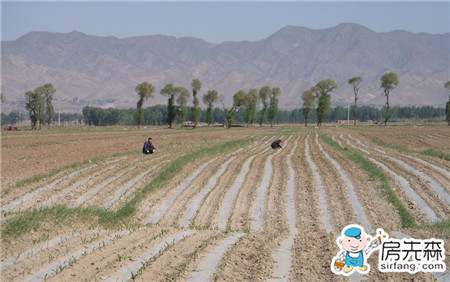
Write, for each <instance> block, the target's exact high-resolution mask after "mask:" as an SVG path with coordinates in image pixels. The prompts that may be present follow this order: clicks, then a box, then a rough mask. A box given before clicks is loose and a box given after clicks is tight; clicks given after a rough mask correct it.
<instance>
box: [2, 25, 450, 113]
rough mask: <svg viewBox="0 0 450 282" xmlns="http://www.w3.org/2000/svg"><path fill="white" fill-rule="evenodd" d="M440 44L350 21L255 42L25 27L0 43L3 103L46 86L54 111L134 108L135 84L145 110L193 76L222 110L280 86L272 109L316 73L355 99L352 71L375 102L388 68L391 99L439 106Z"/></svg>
mask: <svg viewBox="0 0 450 282" xmlns="http://www.w3.org/2000/svg"><path fill="white" fill-rule="evenodd" d="M449 42H450V36H449V33H445V34H427V33H411V32H407V31H392V32H384V33H377V32H374V31H372V30H370V29H368V28H366V27H364V26H361V25H358V24H353V23H344V24H340V25H337V26H335V27H332V28H328V29H321V30H312V29H308V28H305V27H299V26H286V27H284V28H282V29H281V30H279V31H277V32H276V33H274V34H272V35H270V36H269V37H267V38H265V39H262V40H259V41H241V42H223V43H220V44H212V43H209V42H207V41H204V40H201V39H198V38H192V37H182V38H175V37H171V36H166V35H149V36H140V37H130V38H123V39H119V38H115V37H99V36H91V35H87V34H84V33H81V32H78V31H73V32H71V33H52V32H30V33H28V34H26V35H24V36H22V37H20V38H18V39H17V40H13V41H2V42H1V53H2V54H1V55H2V57H1V61H2V73H1V76H2V77H1V83H2V84H1V89H2V93H3V94H4V95H5V97H6V103H4V104H3V105H2V108H3V111H23V110H24V105H25V99H24V93H25V92H26V91H30V90H31V91H32V90H34V89H35V88H36V87H38V86H42V85H44V84H45V83H52V84H53V86H54V87H55V89H56V93H55V96H54V97H55V98H54V105H55V106H56V109H57V110H61V111H63V112H80V111H81V109H82V108H83V107H84V106H86V105H90V106H99V107H116V108H130V107H135V106H136V102H137V100H138V96H137V94H136V92H135V87H136V85H137V84H139V83H142V82H144V81H146V82H149V83H152V84H153V85H154V86H155V93H154V98H152V99H150V100H148V101H146V102H145V104H144V107H145V106H150V105H154V104H165V103H166V98H165V97H163V96H162V95H160V94H159V91H160V90H161V89H162V88H163V87H164V85H165V84H167V83H173V84H174V85H176V86H178V85H180V86H184V87H186V88H188V89H190V88H191V86H190V85H191V81H192V80H193V79H194V78H198V79H200V81H201V82H202V84H203V86H202V88H201V90H200V93H199V95H200V97H202V96H203V94H204V93H206V92H207V91H208V90H213V89H214V90H216V91H218V92H219V94H221V95H222V96H223V98H224V102H225V106H226V107H229V106H231V103H232V97H233V95H234V94H235V93H236V92H238V91H239V90H244V91H248V90H249V89H250V88H258V89H259V88H261V87H262V86H265V85H269V86H271V87H280V89H281V95H280V102H279V107H280V108H282V109H292V108H300V107H301V106H302V104H303V102H302V99H301V94H302V92H303V91H304V90H307V89H309V88H311V87H312V86H314V85H315V84H316V83H317V82H318V81H320V80H323V79H332V80H334V81H335V82H336V83H337V84H338V86H339V88H338V89H336V90H335V91H334V92H333V93H332V105H334V106H336V105H348V104H351V103H353V98H354V96H353V90H352V87H351V86H350V85H349V84H348V80H349V79H350V78H352V77H355V76H360V77H362V79H363V81H362V83H361V84H360V90H359V99H358V103H359V104H360V105H363V104H364V105H372V106H383V104H384V103H385V97H384V96H382V93H383V90H382V88H381V87H380V84H381V83H380V78H381V76H382V75H383V74H384V73H386V72H391V71H393V72H395V73H397V75H398V76H399V81H400V84H399V85H398V87H397V88H395V89H394V90H392V91H391V99H390V101H391V105H401V106H406V105H418V106H419V105H433V106H443V105H444V104H445V102H446V101H448V95H449V93H448V91H446V89H445V88H444V84H445V82H446V81H448V80H450V49H449ZM200 100H201V99H200ZM191 104H192V102H190V103H189V105H191ZM216 106H218V107H221V106H222V105H220V103H219V104H217V105H216ZM201 107H203V108H205V106H204V105H203V104H201Z"/></svg>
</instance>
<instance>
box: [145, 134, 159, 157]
mask: <svg viewBox="0 0 450 282" xmlns="http://www.w3.org/2000/svg"><path fill="white" fill-rule="evenodd" d="M155 151H156V148H155V146H153V144H152V138H150V137H149V138H148V141H147V142H145V143H144V147H143V148H142V153H144V154H146V155H147V154H153V153H154V152H155Z"/></svg>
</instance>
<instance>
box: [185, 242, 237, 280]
mask: <svg viewBox="0 0 450 282" xmlns="http://www.w3.org/2000/svg"><path fill="white" fill-rule="evenodd" d="M244 235H245V234H243V233H238V234H234V235H231V236H229V237H227V238H225V239H223V240H222V241H220V242H219V243H218V244H217V246H215V248H214V249H213V250H212V251H211V252H209V253H207V254H206V255H204V256H203V257H202V258H201V261H200V263H199V264H198V265H197V267H196V269H195V270H194V272H192V273H190V274H188V275H186V276H187V278H188V281H198V282H201V281H208V280H209V281H211V280H215V279H214V277H213V274H214V273H215V272H216V270H217V267H218V264H219V261H220V260H221V259H222V257H223V255H224V254H225V252H226V251H227V250H228V249H229V248H230V247H231V246H232V245H234V244H235V243H236V242H237V241H238V240H239V239H240V238H242V237H243V236H244Z"/></svg>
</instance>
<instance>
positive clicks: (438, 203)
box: [356, 146, 450, 222]
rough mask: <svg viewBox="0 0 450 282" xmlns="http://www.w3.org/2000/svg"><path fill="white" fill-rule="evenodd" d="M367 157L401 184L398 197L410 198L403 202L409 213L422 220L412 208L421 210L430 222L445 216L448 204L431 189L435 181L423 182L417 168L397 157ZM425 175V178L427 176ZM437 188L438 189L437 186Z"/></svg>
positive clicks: (402, 198)
mask: <svg viewBox="0 0 450 282" xmlns="http://www.w3.org/2000/svg"><path fill="white" fill-rule="evenodd" d="M356 147H357V146H356ZM368 159H369V160H370V161H371V162H372V163H375V164H376V165H377V166H379V167H380V168H381V169H382V170H383V171H384V172H386V173H388V174H389V175H391V176H392V177H393V178H394V179H396V181H397V182H398V183H399V185H401V186H402V188H403V189H402V190H396V191H397V193H400V194H401V196H400V199H401V200H403V201H405V197H404V196H402V194H403V195H405V194H406V195H407V198H409V199H410V200H407V201H406V202H404V205H405V206H406V207H408V209H410V211H411V214H413V215H414V216H415V217H416V218H418V219H419V221H421V222H423V217H421V216H420V215H419V214H417V213H416V212H414V209H419V210H421V211H423V212H424V213H425V215H426V216H427V218H428V220H430V221H432V222H436V221H438V220H439V218H446V217H447V215H448V214H449V213H450V210H449V206H448V204H446V203H445V202H444V200H443V199H442V198H441V196H440V194H439V193H436V191H435V190H433V189H432V185H433V183H434V184H435V182H434V181H430V182H428V183H427V182H425V181H424V179H422V178H421V173H420V172H419V171H418V170H416V169H414V168H413V167H411V166H410V165H407V164H406V163H404V162H403V161H400V162H399V160H398V159H396V158H393V157H390V156H387V155H381V156H380V155H378V154H377V155H373V156H372V157H368ZM414 172H415V173H414ZM418 174H419V175H418ZM404 176H405V177H404ZM422 177H423V175H422ZM425 177H426V178H427V176H425ZM435 188H436V187H435ZM437 188H438V189H439V187H437ZM402 191H404V192H402ZM446 214H447V215H446Z"/></svg>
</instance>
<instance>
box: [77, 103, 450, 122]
mask: <svg viewBox="0 0 450 282" xmlns="http://www.w3.org/2000/svg"><path fill="white" fill-rule="evenodd" d="M193 110H194V107H187V116H189V115H190V114H191V113H192V112H193ZM135 112H136V110H135V109H114V108H108V109H102V108H98V107H89V106H86V107H84V108H83V119H84V122H85V124H87V125H97V126H103V125H127V126H137V122H136V120H135V119H134V116H133V115H134V114H135ZM228 112H229V110H227V109H223V108H214V109H212V110H208V109H200V118H199V122H204V123H209V124H221V125H222V126H228V125H229V124H228V123H227V115H228ZM384 112H385V109H384V108H381V109H380V108H376V107H371V106H361V107H359V109H358V112H357V118H356V120H358V121H360V122H367V121H369V120H372V121H374V122H379V123H382V122H383V115H384ZM392 112H393V116H392V120H393V121H403V120H429V121H442V120H445V117H446V115H445V109H444V108H442V107H432V106H420V107H416V106H407V107H400V106H395V107H392ZM167 113H168V109H167V106H166V105H155V106H149V107H147V108H145V109H143V122H142V123H141V124H140V125H141V126H149V125H168V123H167V120H166V116H167ZM303 113H304V108H299V109H293V110H279V111H278V112H277V114H276V116H275V117H274V119H273V120H272V123H273V124H280V123H297V124H304V123H305V116H304V114H303ZM247 114H248V111H247V110H246V109H245V108H243V107H242V108H239V109H237V110H236V111H235V113H234V116H233V120H234V123H235V124H239V125H242V126H250V123H249V122H248V119H247ZM348 114H349V118H350V122H351V123H353V106H350V108H348V107H343V106H337V107H334V108H331V110H330V112H329V114H328V115H327V116H326V117H324V119H323V122H326V123H328V122H336V121H338V120H347V117H348ZM307 118H308V120H309V121H310V122H313V123H316V122H317V121H318V118H317V113H316V112H315V111H310V112H309V114H308V116H307ZM208 119H209V122H207V120H208ZM176 124H179V123H178V122H176Z"/></svg>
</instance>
